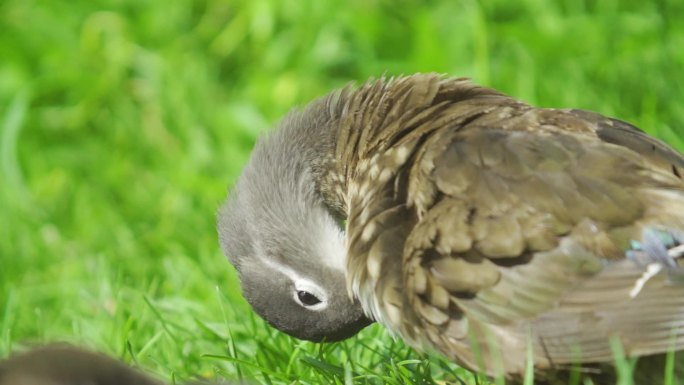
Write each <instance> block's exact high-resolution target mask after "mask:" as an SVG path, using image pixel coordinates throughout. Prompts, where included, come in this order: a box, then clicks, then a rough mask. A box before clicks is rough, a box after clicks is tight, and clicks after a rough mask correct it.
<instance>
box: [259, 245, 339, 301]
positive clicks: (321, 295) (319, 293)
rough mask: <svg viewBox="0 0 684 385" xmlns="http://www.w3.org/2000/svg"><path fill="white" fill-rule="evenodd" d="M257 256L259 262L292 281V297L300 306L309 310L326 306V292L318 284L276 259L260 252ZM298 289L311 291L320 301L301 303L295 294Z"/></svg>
mask: <svg viewBox="0 0 684 385" xmlns="http://www.w3.org/2000/svg"><path fill="white" fill-rule="evenodd" d="M257 255H258V256H259V259H260V260H261V262H262V263H263V264H264V265H266V266H268V267H270V268H272V269H273V270H275V271H278V272H281V273H282V274H285V276H287V277H288V278H290V280H292V282H293V283H294V290H292V298H293V299H294V301H295V302H297V303H298V304H299V305H300V306H302V307H305V308H307V309H309V310H316V311H318V310H324V309H326V308H327V307H328V293H327V292H326V291H325V290H324V289H323V288H322V287H321V286H320V285H318V284H316V283H315V282H314V281H312V280H310V279H308V278H304V277H302V276H301V275H299V274H297V272H296V271H294V270H293V269H292V268H291V267H289V266H286V265H284V264H282V263H279V262H278V261H274V260H272V259H269V258H266V257H265V256H263V255H262V254H257ZM298 291H306V292H308V293H311V294H312V295H314V296H315V297H316V298H318V299H319V300H320V301H321V302H319V303H317V304H315V305H306V304H304V303H302V301H301V300H300V299H299V296H298V295H297V292H298Z"/></svg>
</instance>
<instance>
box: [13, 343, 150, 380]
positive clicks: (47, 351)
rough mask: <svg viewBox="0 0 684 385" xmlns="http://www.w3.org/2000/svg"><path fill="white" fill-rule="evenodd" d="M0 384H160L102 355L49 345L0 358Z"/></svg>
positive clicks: (66, 346) (69, 347) (65, 346)
mask: <svg viewBox="0 0 684 385" xmlns="http://www.w3.org/2000/svg"><path fill="white" fill-rule="evenodd" d="M0 385H162V383H161V382H159V381H156V380H154V379H152V378H150V377H149V376H147V375H145V374H143V373H142V372H140V371H138V370H136V369H133V368H131V367H129V366H127V365H125V364H123V363H121V362H119V361H116V360H114V359H112V358H110V357H107V356H105V355H103V354H99V353H93V352H89V351H86V350H82V349H79V348H75V347H72V346H69V345H52V346H46V347H41V348H38V349H35V350H31V351H29V352H26V353H22V354H17V355H15V356H12V357H10V358H9V359H7V360H5V361H0Z"/></svg>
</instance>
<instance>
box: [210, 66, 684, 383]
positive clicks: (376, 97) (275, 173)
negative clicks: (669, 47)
mask: <svg viewBox="0 0 684 385" xmlns="http://www.w3.org/2000/svg"><path fill="white" fill-rule="evenodd" d="M682 175H684V158H683V157H682V155H680V154H679V153H677V152H676V151H675V150H673V149H672V148H670V147H669V146H667V145H666V144H664V143H662V142H660V141H658V140H656V139H654V138H652V137H650V136H648V135H646V134H645V133H643V132H642V131H640V130H639V129H637V128H636V127H633V126H631V125H629V124H627V123H624V122H621V121H619V120H615V119H611V118H607V117H604V116H601V115H599V114H596V113H592V112H587V111H579V110H559V109H542V108H535V107H532V106H529V105H527V104H525V103H522V102H520V101H517V100H515V99H512V98H510V97H508V96H505V95H502V94H500V93H499V92H497V91H494V90H491V89H487V88H482V87H478V86H476V85H474V84H472V83H470V82H469V81H467V80H464V79H442V78H440V77H439V76H436V75H415V76H408V77H400V78H396V79H390V80H385V79H381V80H378V81H369V82H368V83H366V84H364V85H362V86H361V87H358V88H352V87H347V88H345V89H343V90H340V91H335V92H333V93H331V94H330V95H328V96H326V97H324V98H322V99H319V100H317V101H314V102H313V103H311V104H310V105H309V106H307V107H306V108H304V109H302V110H296V111H293V112H291V113H290V114H289V115H288V116H287V117H285V119H284V120H283V121H282V122H281V123H280V125H279V128H278V129H277V130H276V131H274V132H272V133H270V134H269V135H267V136H266V137H265V138H263V139H262V140H260V141H259V142H258V143H257V145H256V147H255V149H254V151H253V154H252V157H251V160H250V161H249V163H248V165H247V166H246V167H245V169H244V171H243V174H242V176H241V177H240V179H239V180H238V182H237V184H236V185H235V187H234V189H233V191H232V192H231V193H230V194H229V197H228V201H227V203H226V204H225V205H224V206H223V207H222V208H221V210H220V211H219V214H218V231H219V237H220V241H221V245H222V247H223V250H224V252H225V253H226V255H228V256H229V258H230V260H231V262H232V263H233V264H234V265H235V267H236V268H237V270H238V272H239V274H240V278H241V282H242V287H243V291H244V295H245V297H246V298H247V300H248V301H249V302H250V303H251V304H252V306H253V307H254V309H255V310H256V311H257V312H258V313H259V314H260V315H261V316H262V317H264V318H265V319H266V320H267V321H268V322H270V323H271V324H272V325H274V326H275V327H277V328H279V329H280V330H283V331H285V332H287V333H289V334H291V335H293V336H296V337H300V338H305V339H312V340H321V339H325V338H328V337H329V339H338V338H341V337H346V336H348V335H350V334H352V333H354V332H355V331H357V330H359V329H360V328H361V327H362V326H363V325H364V324H365V320H364V319H363V317H362V316H361V311H360V308H363V310H364V311H365V313H366V314H367V315H368V316H369V317H370V318H372V319H374V320H376V321H378V322H380V323H382V324H383V325H385V326H386V327H387V328H388V329H390V330H391V331H392V332H394V333H396V334H398V335H399V336H401V337H402V338H403V339H404V340H406V341H407V342H408V343H410V344H411V345H413V346H415V347H418V348H434V349H437V350H438V351H440V352H441V353H442V354H444V355H446V356H447V357H449V358H451V359H452V360H453V361H455V362H457V363H459V364H461V365H464V366H466V367H468V368H471V369H473V370H478V371H482V372H484V373H487V374H489V375H491V376H505V377H507V378H509V379H513V380H519V379H521V378H522V377H523V375H524V373H525V370H526V368H527V357H531V358H532V359H533V363H534V370H535V374H536V377H535V378H536V379H537V380H540V381H544V380H546V381H549V382H551V381H554V379H555V378H558V377H564V376H565V375H566V374H567V371H568V370H569V369H570V368H571V367H572V366H573V365H574V364H576V363H580V364H579V365H577V366H576V367H577V368H579V370H580V372H581V373H582V374H588V375H590V376H592V377H594V378H596V379H597V380H598V381H600V382H601V383H607V382H610V381H612V380H611V379H610V378H612V377H613V375H614V374H613V373H612V369H611V363H612V362H614V360H615V357H614V351H613V348H615V347H617V346H620V347H621V348H622V349H623V350H624V352H625V353H626V355H627V356H631V357H637V356H650V355H656V357H655V358H654V359H648V360H647V361H657V360H659V359H661V358H662V356H657V355H659V354H662V353H664V352H667V351H670V350H672V349H675V350H680V349H682V348H684V338H683V337H684V328H683V325H684V321H682V320H684V280H683V279H682V269H681V268H680V265H681V263H682V261H681V260H682V258H681V256H682V250H681V249H682V246H681V240H682V237H681V236H680V234H682V232H683V231H684V181H682ZM344 220H346V226H343V225H342V223H343V221H344ZM344 282H346V285H345V284H344ZM359 304H360V305H359ZM642 366H643V367H644V369H642V367H641V366H640V367H638V368H637V370H638V372H637V373H636V377H637V378H640V379H641V378H656V377H657V376H658V375H661V376H662V365H661V369H660V372H659V371H658V370H654V371H653V373H655V374H654V376H651V375H650V372H651V369H645V367H646V366H645V365H642ZM642 383H645V382H642ZM653 383H655V382H653Z"/></svg>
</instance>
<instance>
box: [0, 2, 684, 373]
mask: <svg viewBox="0 0 684 385" xmlns="http://www.w3.org/2000/svg"><path fill="white" fill-rule="evenodd" d="M683 47H684V1H682V0H676V1H675V0H669V1H668V0H659V1H651V2H647V1H636V0H634V1H626V0H625V1H618V0H600V1H599V0H596V1H589V0H556V1H548V0H524V1H509V0H493V1H486V2H485V1H481V2H478V1H448V0H443V1H439V0H433V1H413V0H400V1H387V0H347V1H333V0H297V1H282V2H281V1H276V0H264V1H261V0H253V1H249V0H224V1H218V0H195V1H192V0H174V1H162V0H158V1H157V0H130V1H128V0H109V1H107V0H91V1H84V0H78V1H77V0H72V1H58V0H0V357H2V356H6V355H7V354H9V352H10V351H11V350H14V349H18V348H21V347H23V346H26V345H27V344H32V343H43V342H48V341H55V340H61V341H71V342H74V343H78V344H80V345H85V346H89V347H92V348H95V349H97V350H101V351H104V352H107V353H109V354H112V355H115V356H118V357H123V359H124V360H126V361H129V362H136V363H138V364H139V365H140V366H142V367H144V368H146V369H148V370H150V371H152V372H155V373H157V374H158V375H159V376H160V377H161V378H163V379H166V380H169V379H173V380H174V381H175V379H188V378H193V376H195V375H200V376H205V377H209V378H223V377H225V378H254V379H256V380H257V381H259V382H264V383H283V384H290V383H293V382H295V383H297V382H299V383H330V382H344V381H345V380H346V381H347V383H351V382H352V381H356V382H364V381H366V382H372V383H382V382H386V383H397V384H398V383H419V382H421V381H423V383H430V382H431V381H432V380H433V379H434V380H439V379H447V380H453V378H454V377H462V378H463V379H464V381H466V383H474V382H473V381H474V380H473V379H472V378H471V377H468V376H467V375H466V374H465V373H463V372H461V371H459V370H458V369H454V367H453V366H449V365H447V364H445V363H444V362H443V361H441V360H439V359H437V358H433V359H432V360H429V361H428V360H426V359H425V358H424V357H423V356H420V355H418V354H417V353H415V352H412V351H411V350H409V349H407V348H405V347H404V346H403V345H402V344H401V343H400V342H395V341H393V340H392V339H390V338H388V337H387V336H386V335H385V333H384V331H383V330H381V328H379V327H377V326H376V327H373V328H370V329H368V330H367V331H365V332H364V333H362V335H361V336H360V337H358V338H355V339H352V340H350V341H348V342H346V343H342V344H334V345H322V346H318V345H314V344H310V343H302V342H298V341H294V340H292V339H290V338H289V337H285V336H283V335H282V334H280V333H277V332H275V331H273V330H272V329H270V328H268V327H266V326H265V325H264V324H263V323H262V321H260V320H259V319H257V318H255V317H254V316H253V315H252V313H251V311H250V310H249V307H248V306H247V305H246V303H245V302H244V301H243V300H242V298H241V296H240V293H239V290H238V285H237V283H236V281H235V276H234V273H233V270H232V267H230V266H229V264H228V263H227V262H226V261H225V258H224V257H223V256H222V255H221V252H220V250H219V248H218V244H217V241H216V235H215V229H214V211H215V210H216V208H217V207H218V205H219V204H220V202H221V201H222V200H223V199H224V197H225V195H226V192H227V188H228V187H229V186H230V185H231V184H232V183H233V181H234V180H235V178H236V177H237V175H238V174H239V172H240V169H241V167H242V166H243V164H244V163H245V161H246V159H247V157H248V155H249V152H250V149H251V147H252V145H253V143H254V140H255V138H256V137H257V136H258V135H259V134H260V133H261V132H263V131H265V130H267V129H268V127H270V126H271V125H272V124H273V122H275V121H276V120H277V119H278V117H280V116H282V115H283V114H284V113H286V112H287V110H288V109H290V108H291V107H292V106H294V105H301V104H303V103H305V102H306V101H308V100H310V99H312V98H314V97H316V96H319V95H322V94H324V93H326V92H327V91H329V90H330V89H332V88H335V87H338V86H341V85H344V84H346V83H347V82H349V81H356V82H361V81H364V80H366V79H367V78H369V77H378V76H380V75H382V74H388V75H397V74H410V73H414V72H419V71H435V72H440V73H445V74H450V75H455V76H468V77H472V78H474V80H475V81H477V82H479V83H481V84H484V85H489V86H493V87H495V88H498V89H500V90H502V91H504V92H506V93H508V94H510V95H512V96H515V97H517V98H519V99H522V100H525V101H528V102H530V103H533V104H537V105H541V106H549V107H576V108H585V109H591V110H594V111H598V112H601V113H604V114H607V115H611V116H615V117H619V118H621V119H623V120H627V121H629V122H632V123H634V124H636V125H638V126H640V127H642V128H643V129H645V130H646V131H648V132H650V133H652V134H654V135H656V136H658V137H660V138H662V139H664V140H666V141H668V142H669V143H671V144H673V145H675V146H677V147H678V148H679V149H680V150H682V149H684V127H683V126H682V122H684V103H682V100H684V99H683V97H684V91H683V90H684V87H683V86H684V48H683Z"/></svg>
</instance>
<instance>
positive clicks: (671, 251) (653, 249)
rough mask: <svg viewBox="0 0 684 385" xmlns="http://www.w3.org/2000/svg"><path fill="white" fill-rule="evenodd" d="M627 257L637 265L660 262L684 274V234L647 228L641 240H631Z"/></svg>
mask: <svg viewBox="0 0 684 385" xmlns="http://www.w3.org/2000/svg"><path fill="white" fill-rule="evenodd" d="M626 256H627V258H629V259H631V260H633V261H634V262H636V263H637V264H639V265H644V266H645V265H650V264H653V263H656V264H660V265H662V266H663V267H667V268H671V269H673V272H674V271H676V272H677V273H679V274H678V275H682V276H684V270H682V269H681V265H680V264H681V263H682V259H683V257H684V234H683V233H681V232H678V231H671V230H666V229H656V228H647V229H645V230H644V231H643V232H642V238H641V240H639V241H637V240H632V241H631V247H630V249H629V250H627V252H626Z"/></svg>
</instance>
